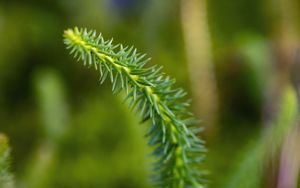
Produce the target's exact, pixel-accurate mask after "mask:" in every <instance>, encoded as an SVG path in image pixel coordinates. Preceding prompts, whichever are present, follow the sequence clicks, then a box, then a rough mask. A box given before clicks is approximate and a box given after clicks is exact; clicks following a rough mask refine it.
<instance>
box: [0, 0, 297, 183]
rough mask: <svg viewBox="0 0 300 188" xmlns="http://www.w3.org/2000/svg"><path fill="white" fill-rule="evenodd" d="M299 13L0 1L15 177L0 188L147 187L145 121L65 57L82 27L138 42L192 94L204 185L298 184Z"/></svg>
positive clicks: (77, 0) (210, 4)
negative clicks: (69, 39)
mask: <svg viewBox="0 0 300 188" xmlns="http://www.w3.org/2000/svg"><path fill="white" fill-rule="evenodd" d="M299 10H300V4H299V1H297V0H231V1H228V0H1V1H0V132H1V135H0V146H1V147H0V154H1V155H3V156H4V157H7V154H8V153H7V152H3V151H4V150H7V144H8V142H7V140H6V138H9V146H10V168H9V172H10V173H11V174H12V175H8V176H9V178H2V179H1V175H0V181H1V180H2V181H4V180H5V181H13V183H8V184H7V185H8V186H7V187H21V188H48V187H49V188H52V187H58V188H68V187H70V188H77V187H78V188H81V187H90V188H93V187H97V188H98V187H101V188H102V187H103V188H147V187H149V188H150V187H151V183H149V179H148V176H149V174H150V173H149V172H150V169H151V161H152V160H153V159H152V158H151V157H150V156H149V153H150V150H149V148H148V147H147V146H146V140H145V139H144V138H143V135H144V133H145V129H146V127H147V125H142V126H139V117H136V115H135V114H134V113H131V112H130V111H129V110H128V109H127V107H126V105H124V104H123V103H122V98H123V97H122V96H113V95H112V94H111V86H110V84H109V83H105V84H104V85H101V86H100V84H99V82H98V81H97V80H98V75H97V73H96V72H95V71H93V70H92V69H87V68H83V67H82V65H81V64H78V63H75V61H74V60H73V59H72V57H70V56H69V55H68V51H67V50H65V46H64V45H63V42H62V40H63V39H62V33H63V31H64V30H65V29H67V28H70V27H74V26H78V27H86V28H88V29H96V30H97V31H98V32H101V33H103V35H104V37H105V38H107V39H108V38H111V37H113V38H114V41H115V42H117V43H124V44H128V45H134V46H136V47H137V48H138V49H139V50H140V51H141V52H144V53H147V54H148V56H150V57H152V62H151V63H152V64H160V65H163V66H164V72H166V73H167V74H169V75H172V76H173V77H175V78H176V80H177V86H182V87H184V88H185V89H186V90H188V91H189V97H190V98H192V99H193V106H192V107H191V110H192V111H193V112H194V113H195V114H196V116H197V118H199V119H201V120H202V123H201V125H199V126H203V127H205V131H204V132H203V133H202V134H201V137H202V138H204V139H205V140H206V145H207V148H208V153H207V159H206V162H205V168H206V169H207V171H208V175H207V179H208V180H209V183H208V184H209V186H210V187H216V188H219V187H220V188H223V187H227V188H256V187H262V188H275V187H276V188H296V187H300V185H299V183H298V179H299V165H300V128H299V119H298V95H297V94H298V92H297V91H298V89H299V88H300V87H299V86H300V79H299V76H298V75H299V73H300V59H299V57H300V56H299V51H298V50H297V49H298V45H299V33H300V32H299V29H300V27H299V23H300V22H299V17H300V13H299ZM299 91H300V90H299ZM4 135H5V136H4ZM1 159H2V158H1V157H0V167H1V161H2V160H1ZM0 172H1V174H3V173H2V171H0ZM5 173H7V172H5ZM6 177H7V176H6ZM11 177H13V178H11ZM12 179H13V180H12ZM0 184H1V183H0Z"/></svg>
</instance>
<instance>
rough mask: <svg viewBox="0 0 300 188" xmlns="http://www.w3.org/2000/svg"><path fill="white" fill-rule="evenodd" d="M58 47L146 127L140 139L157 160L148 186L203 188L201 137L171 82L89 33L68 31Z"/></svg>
mask: <svg viewBox="0 0 300 188" xmlns="http://www.w3.org/2000/svg"><path fill="white" fill-rule="evenodd" d="M64 38H65V39H64V43H65V44H66V45H67V49H70V54H74V57H75V58H77V60H78V61H80V60H81V61H83V62H84V65H87V66H93V67H95V69H96V70H99V73H100V83H103V82H104V81H105V80H106V79H107V78H108V79H109V80H110V81H111V83H112V90H113V93H115V94H117V93H119V92H120V91H122V90H126V93H127V96H126V100H130V108H135V109H136V111H137V112H138V113H140V114H141V116H142V121H143V122H145V121H147V120H149V121H151V126H150V128H149V131H148V132H147V134H146V137H148V139H149V142H148V144H149V145H150V146H152V147H153V148H154V151H153V154H154V155H155V156H157V161H156V163H155V164H154V173H153V174H154V176H153V180H154V181H153V182H154V184H155V185H156V186H157V187H163V188H188V187H197V188H200V187H204V186H203V179H202V176H203V172H202V171H201V170H200V169H199V163H201V161H202V160H203V152H204V151H205V148H204V146H203V141H202V140H201V139H199V138H198V137H197V136H196V134H198V132H200V131H201V128H199V127H198V125H197V123H196V121H195V120H194V118H193V116H192V114H191V113H190V112H188V110H187V107H188V106H189V101H187V102H185V101H183V100H182V98H183V97H184V96H185V95H186V92H185V91H184V90H183V89H181V88H179V89H174V88H173V85H174V83H175V80H174V79H171V78H169V77H168V76H165V75H164V73H162V72H161V67H157V66H152V67H145V64H146V63H147V62H148V61H149V59H146V58H145V55H144V54H139V53H137V51H136V49H134V48H133V47H124V46H122V45H113V44H112V40H109V41H105V40H104V39H103V37H102V36H101V34H100V35H96V32H95V31H89V32H88V31H87V30H86V29H80V30H79V29H78V28H74V30H72V29H68V30H66V31H65V32H64Z"/></svg>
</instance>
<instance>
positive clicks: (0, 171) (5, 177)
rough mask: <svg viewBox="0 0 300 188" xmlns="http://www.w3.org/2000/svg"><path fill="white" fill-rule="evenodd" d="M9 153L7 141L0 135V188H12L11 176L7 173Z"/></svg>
mask: <svg viewBox="0 0 300 188" xmlns="http://www.w3.org/2000/svg"><path fill="white" fill-rule="evenodd" d="M9 153H10V149H9V147H8V140H7V138H6V136H4V135H3V134H1V133H0V187H3V188H10V187H13V176H12V174H11V173H10V172H9Z"/></svg>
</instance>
